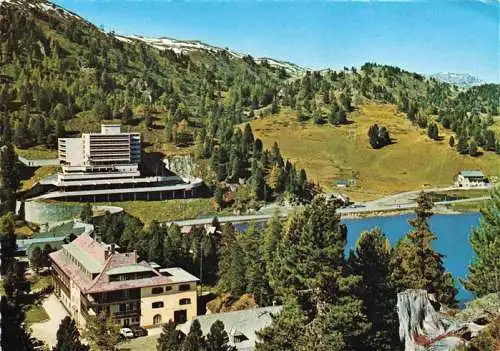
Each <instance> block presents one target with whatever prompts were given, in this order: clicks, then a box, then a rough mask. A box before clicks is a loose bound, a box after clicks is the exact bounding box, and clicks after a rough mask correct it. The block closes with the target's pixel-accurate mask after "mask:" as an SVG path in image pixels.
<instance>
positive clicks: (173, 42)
mask: <svg viewBox="0 0 500 351" xmlns="http://www.w3.org/2000/svg"><path fill="white" fill-rule="evenodd" d="M115 37H116V38H117V39H118V40H121V41H125V42H131V41H142V42H144V43H146V44H148V45H150V46H152V47H155V48H157V49H159V50H172V51H174V52H175V53H176V54H189V53H191V52H193V51H200V50H202V51H208V52H212V53H216V54H220V53H224V54H227V55H229V56H232V57H234V58H240V59H241V58H243V57H245V56H246V55H245V54H242V53H238V52H236V51H233V50H231V49H228V48H221V47H218V46H213V45H210V44H206V43H203V42H201V41H198V40H178V39H174V38H167V37H160V38H145V37H142V36H140V35H133V36H124V35H119V34H115ZM254 61H255V62H256V63H259V64H260V63H263V62H267V63H269V65H270V66H273V67H276V68H283V69H285V70H286V71H287V72H288V73H290V74H292V75H299V74H301V73H303V72H305V69H304V68H302V67H300V66H298V65H296V64H294V63H291V62H287V61H282V60H276V59H272V58H268V57H256V58H254Z"/></svg>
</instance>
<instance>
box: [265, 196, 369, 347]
mask: <svg viewBox="0 0 500 351" xmlns="http://www.w3.org/2000/svg"><path fill="white" fill-rule="evenodd" d="M284 228H285V229H284V232H283V234H282V239H281V242H280V243H279V245H278V248H277V250H276V254H275V259H274V263H273V267H272V270H271V271H272V272H271V276H272V279H271V286H272V287H273V289H274V290H275V291H276V292H277V293H278V295H279V297H280V298H281V299H282V300H284V301H285V308H287V305H289V306H288V307H289V308H290V310H291V311H294V310H295V311H296V309H295V308H292V307H291V306H293V305H294V304H298V306H299V309H300V310H301V311H302V313H299V314H297V312H294V313H293V314H294V318H296V320H297V321H299V320H300V321H301V322H300V323H301V324H300V325H294V326H289V327H290V329H293V327H295V328H297V330H300V328H303V329H302V331H301V333H300V336H298V339H297V340H289V339H288V341H287V343H290V344H291V345H293V346H292V347H291V349H297V348H299V349H304V350H305V349H314V350H336V349H340V347H341V346H342V347H345V348H347V349H360V347H361V340H362V339H363V335H365V334H366V332H367V331H368V328H369V323H368V321H367V320H366V316H365V315H364V313H363V310H362V309H363V304H362V301H361V300H360V299H359V298H357V297H356V296H355V294H354V291H355V290H356V289H357V288H358V285H359V281H360V277H359V276H354V275H347V274H345V273H346V269H347V265H346V262H345V258H344V249H345V245H346V240H347V231H346V227H345V226H344V225H342V224H341V223H340V216H339V215H338V214H337V213H336V206H335V204H334V203H333V202H330V201H326V199H325V198H324V197H316V198H315V199H313V201H312V202H311V204H310V205H308V206H306V208H305V209H304V211H303V212H298V213H295V214H293V215H291V216H290V217H289V218H288V221H287V224H286V225H285V226H284ZM294 301H295V302H294ZM304 320H305V322H304ZM274 323H285V324H288V323H289V322H288V321H283V320H282V319H281V317H278V319H277V320H275V321H274ZM304 326H305V327H304ZM270 330H273V327H271V328H270ZM332 330H335V331H336V332H335V333H332ZM273 334H274V335H273ZM280 335H281V334H280V332H279V331H276V330H273V332H272V333H271V335H267V336H265V337H264V338H265V339H267V340H268V341H267V342H268V343H269V344H270V345H274V344H276V342H278V344H279V343H280V341H279V338H281V336H280ZM276 338H278V341H277V340H276ZM267 342H266V343H267ZM299 345H300V347H299ZM263 347H264V346H263ZM262 349H266V348H262Z"/></svg>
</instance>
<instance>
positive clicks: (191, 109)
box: [0, 0, 500, 189]
mask: <svg viewBox="0 0 500 351" xmlns="http://www.w3.org/2000/svg"><path fill="white" fill-rule="evenodd" d="M0 16H1V17H2V18H3V20H2V21H1V22H0V26H1V28H0V43H1V44H0V80H1V81H2V83H3V84H2V85H1V86H0V119H1V122H2V123H1V124H0V126H1V128H0V132H1V133H2V134H5V133H6V132H5V131H6V129H8V128H6V126H10V128H11V129H12V130H13V134H14V142H15V144H16V146H17V147H18V149H19V150H21V151H20V152H23V151H22V150H28V149H30V148H32V147H34V146H37V147H40V146H42V147H44V148H48V149H52V150H53V149H55V148H56V146H57V138H58V137H61V136H63V135H69V134H73V133H78V132H80V131H92V130H96V129H98V125H99V123H101V122H103V121H116V122H119V121H121V122H122V123H123V124H125V125H126V126H125V128H127V129H130V130H134V131H140V132H142V133H143V135H144V136H145V146H146V151H147V152H160V153H163V154H165V153H167V152H175V153H179V152H189V153H193V154H194V155H196V157H197V159H199V162H200V163H203V164H210V165H211V168H212V169H213V170H214V171H217V172H218V173H219V174H218V176H217V178H219V179H218V181H220V182H221V181H222V182H223V181H234V179H231V178H230V176H229V175H228V174H229V172H228V170H233V168H238V167H241V168H244V170H243V172H242V173H243V174H245V175H246V176H247V177H249V176H251V172H249V169H253V168H254V166H258V165H259V164H263V165H265V167H264V168H266V167H267V168H266V169H263V172H262V174H261V176H262V177H265V178H266V179H268V178H269V177H268V176H269V172H270V168H271V167H270V166H269V164H268V163H267V160H268V155H267V154H265V153H264V154H265V155H264V156H263V157H262V160H259V161H258V162H257V164H255V163H256V162H254V161H255V160H253V159H241V158H242V157H243V156H242V154H243V153H242V151H241V150H238V148H236V147H234V146H235V145H237V144H238V143H239V140H238V138H242V136H241V135H238V134H237V133H235V131H234V126H236V125H239V124H241V123H243V122H247V121H253V120H257V121H256V122H254V123H256V124H258V123H259V121H260V120H263V119H265V120H266V121H267V120H268V119H267V118H266V117H269V119H271V120H272V118H275V117H277V118H278V119H279V118H280V114H279V111H280V110H283V111H290V116H293V117H292V118H291V119H290V120H289V121H287V122H286V123H288V124H289V125H290V128H287V129H283V130H285V131H286V137H287V138H286V139H283V143H284V144H287V143H293V144H294V145H295V146H297V147H299V148H300V147H301V145H302V144H303V145H305V149H304V150H305V151H304V155H307V161H308V162H307V163H304V164H305V165H309V164H310V165H311V166H310V169H307V170H308V171H310V172H311V173H313V174H314V172H315V169H314V167H316V166H317V165H319V163H316V164H315V163H314V161H316V160H321V159H322V158H324V155H321V153H318V154H317V155H314V154H310V153H308V152H306V151H307V148H308V146H307V145H308V144H307V140H308V139H307V138H306V137H305V136H303V135H299V134H298V133H294V131H295V130H297V131H300V130H301V129H302V128H303V123H306V125H309V124H314V130H316V129H318V130H319V129H320V128H323V129H322V130H321V133H320V134H318V135H321V137H322V138H329V137H333V136H335V133H333V134H331V136H330V134H329V133H330V132H331V131H332V125H335V126H336V127H335V128H333V131H336V130H337V128H340V129H342V130H344V129H346V128H344V127H345V126H344V124H346V125H348V123H346V121H345V116H346V115H348V116H349V117H348V118H351V117H352V116H355V114H356V113H359V111H364V108H365V106H371V104H373V103H374V102H376V103H377V104H385V105H387V104H391V105H392V106H396V109H395V110H393V109H390V110H388V112H387V113H384V114H375V116H378V117H380V118H381V120H380V121H379V123H380V124H382V123H384V121H385V120H386V117H387V115H388V114H392V116H393V117H394V118H396V120H399V121H400V123H404V124H408V123H409V124H410V125H411V126H412V128H415V130H416V131H418V133H419V135H420V134H421V135H423V136H424V138H425V134H426V128H427V126H428V125H430V124H432V123H435V122H438V123H441V125H442V126H443V128H441V132H440V134H441V136H446V138H448V136H451V134H453V135H454V137H455V139H456V140H455V143H458V144H459V145H460V148H457V151H460V152H461V153H462V154H463V156H459V155H458V153H456V155H455V156H456V157H462V158H464V159H467V160H468V161H467V162H469V163H470V164H472V163H473V161H472V160H473V159H472V158H471V157H470V156H467V155H466V154H468V153H470V154H471V155H473V156H479V158H478V160H482V159H484V160H489V161H490V162H495V161H496V160H497V159H498V156H497V155H495V154H494V152H495V150H497V152H500V142H499V141H498V140H497V139H498V138H495V133H494V132H492V127H493V124H494V121H495V118H496V116H497V115H498V114H499V106H498V105H499V100H500V86H499V85H495V84H489V85H481V86H477V87H473V88H470V89H467V90H465V91H461V90H459V89H457V87H455V86H453V85H451V84H448V83H442V82H440V81H438V80H437V79H435V78H426V77H424V76H422V75H420V74H417V73H412V72H407V71H404V70H402V69H400V68H398V67H392V66H385V65H379V64H374V63H367V64H364V65H363V66H362V67H360V68H359V69H356V68H350V69H348V68H345V69H344V70H341V71H332V70H323V71H312V72H310V71H306V72H304V73H302V72H301V70H300V68H297V67H295V66H293V65H292V64H289V63H283V62H281V61H277V60H272V59H254V58H253V57H251V56H249V55H241V54H238V53H235V52H233V51H231V50H229V49H222V48H218V47H214V46H210V45H207V44H204V43H201V42H197V41H178V40H175V39H169V38H160V39H147V38H142V37H125V36H121V35H117V34H115V33H104V32H103V31H102V30H100V29H99V28H97V27H96V26H94V25H93V24H91V23H89V22H87V21H85V20H83V19H82V18H80V17H79V16H78V15H76V14H72V13H71V12H68V11H66V10H64V9H61V8H59V7H58V6H56V5H52V4H50V3H49V2H46V1H43V0H40V1H26V0H9V1H8V2H6V1H3V2H1V3H0ZM295 68H296V69H295ZM296 74H297V75H296ZM357 111H358V112H357ZM384 116H385V117H384ZM297 119H298V120H300V121H301V123H292V122H296V121H297ZM367 120H369V121H371V122H374V123H377V120H376V119H374V120H372V119H367ZM394 121H395V120H391V122H390V123H391V125H394V128H397V123H393V122H394ZM327 123H328V124H327ZM388 123H389V122H388ZM355 126H357V125H356V124H355ZM359 126H360V127H361V129H359V130H357V131H356V133H357V134H356V135H359V136H360V138H361V136H363V135H366V134H367V131H368V130H367V129H368V128H369V126H368V125H365V124H359ZM292 127H293V128H292ZM363 129H366V130H363ZM280 130H281V129H280ZM405 130H406V131H405V133H408V134H409V135H410V134H411V133H412V132H411V130H412V129H411V128H408V129H405ZM389 132H390V133H394V131H391V130H389ZM324 133H326V134H324ZM313 135H314V133H313ZM246 137H248V140H247V141H246V143H247V144H248V145H249V144H250V143H253V136H252V137H251V136H250V135H247V136H246ZM262 137H263V138H265V136H264V135H263V136H262ZM276 137H277V138H278V136H276ZM400 138H401V140H402V142H401V143H398V144H396V145H397V146H395V147H393V149H394V148H395V149H398V148H399V147H403V148H404V147H405V144H406V143H407V142H408V145H406V147H408V146H409V145H410V144H409V143H410V141H409V140H408V138H404V137H403V135H402V136H401V137H400ZM339 140H341V139H339ZM360 140H364V141H363V144H359V145H358V144H353V145H358V146H356V149H359V150H363V149H364V148H366V145H367V144H368V141H367V139H360ZM403 140H407V142H403ZM265 141H266V143H267V145H268V146H269V145H270V144H269V143H270V142H271V141H272V140H270V139H269V138H267V139H266V140H265ZM346 142H347V141H346ZM427 142H430V143H433V141H431V140H430V139H428V140H427ZM446 143H447V140H445V141H443V142H436V143H435V144H436V146H433V148H432V150H434V148H435V147H438V148H439V153H441V152H444V151H443V150H447V151H446V152H447V153H450V152H454V151H453V149H452V148H449V147H448V146H447V144H446ZM248 145H246V146H245V147H244V148H243V149H244V150H245V153H244V154H245V157H246V156H248V155H250V154H251V153H252V151H249V150H250V147H249V146H248ZM257 145H258V143H257ZM422 145H423V144H422ZM350 146H352V145H350ZM391 147H392V146H389V147H388V149H387V150H390V149H391ZM284 149H286V147H285V148H284ZM313 149H314V148H313ZM415 150H416V151H418V148H417V147H416V148H415ZM436 150H437V149H436ZM473 151H474V152H473ZM329 152H330V156H329V157H332V158H336V157H339V158H340V159H342V157H341V156H338V155H337V153H340V154H341V153H342V152H343V151H342V149H335V148H333V149H332V150H331V151H329ZM428 152H429V150H428V149H426V148H423V149H422V153H421V155H426V156H427V155H428ZM370 154H372V158H371V159H370V160H369V162H368V163H369V164H367V166H370V164H374V163H377V162H381V163H383V160H385V159H386V158H387V157H388V155H386V152H385V150H383V149H382V150H374V151H371V152H370ZM416 155H417V154H415V155H414V157H417V156H416ZM284 156H287V157H291V158H292V159H297V160H299V159H303V157H301V155H299V154H296V153H293V152H291V153H290V154H286V153H285V154H284ZM455 156H454V157H455ZM315 157H318V159H316V158H315ZM432 157H434V155H430V156H429V162H431V161H430V160H431V159H432ZM243 158H244V157H243ZM276 159H278V161H277V162H280V163H283V165H281V166H284V165H285V162H283V160H281V161H279V158H276ZM388 159H390V157H389V158H388ZM309 161H310V162H309ZM343 162H344V163H346V166H345V167H347V168H346V169H349V167H351V168H352V169H356V168H357V167H358V166H356V165H355V164H352V165H349V158H348V159H346V160H344V161H343ZM471 162H472V163H471ZM478 162H479V163H478V166H479V165H480V163H481V161H478ZM219 163H220V164H219ZM469 163H463V165H464V166H466V165H468V164H469ZM268 166H269V167H268ZM325 169H326V168H325ZM485 169H489V168H488V167H486V168H485ZM212 173H213V172H212ZM233 173H234V172H233ZM234 174H239V173H238V172H236V173H234ZM416 174H417V173H416ZM337 175H338V176H342V177H345V176H346V174H345V172H343V171H341V172H340V171H339V172H336V171H335V172H334V171H332V174H331V175H330V177H332V176H337ZM364 176H366V177H369V176H370V175H369V173H368V172H367V173H366V175H364ZM373 176H376V175H375V174H374V175H373ZM446 177H447V178H449V174H447V176H446ZM318 179H319V178H318ZM329 179H331V178H329ZM212 180H213V178H212ZM329 181H330V180H328V181H327V182H325V184H327V183H328V182H329ZM366 184H370V183H369V182H367V183H366ZM394 184H396V182H394ZM409 184H410V183H408V184H407V185H408V186H409ZM412 186H413V185H412ZM395 188H396V187H395ZM398 189H399V188H398Z"/></svg>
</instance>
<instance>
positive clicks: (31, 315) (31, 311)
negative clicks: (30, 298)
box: [26, 304, 50, 324]
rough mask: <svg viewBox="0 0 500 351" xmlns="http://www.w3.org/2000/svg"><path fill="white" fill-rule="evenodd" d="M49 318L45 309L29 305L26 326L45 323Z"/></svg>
mask: <svg viewBox="0 0 500 351" xmlns="http://www.w3.org/2000/svg"><path fill="white" fill-rule="evenodd" d="M49 318H50V317H49V315H48V314H47V311H45V308H43V306H41V305H39V304H35V305H31V306H30V307H29V308H28V310H27V311H26V322H27V323H28V324H33V323H41V322H45V321H48V320H49Z"/></svg>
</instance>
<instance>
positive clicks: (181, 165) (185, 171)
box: [163, 155, 197, 183]
mask: <svg viewBox="0 0 500 351" xmlns="http://www.w3.org/2000/svg"><path fill="white" fill-rule="evenodd" d="M163 162H164V163H165V167H166V168H167V169H168V170H169V171H170V172H172V173H175V174H176V175H178V176H179V177H181V178H182V179H183V180H184V181H185V182H187V183H189V182H191V181H193V180H194V179H196V178H197V177H196V163H195V161H194V160H193V157H191V156H190V155H178V156H168V157H166V158H165V159H164V160H163Z"/></svg>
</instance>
